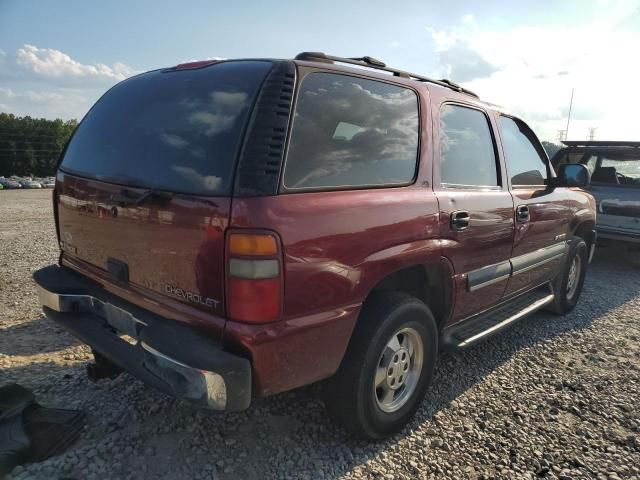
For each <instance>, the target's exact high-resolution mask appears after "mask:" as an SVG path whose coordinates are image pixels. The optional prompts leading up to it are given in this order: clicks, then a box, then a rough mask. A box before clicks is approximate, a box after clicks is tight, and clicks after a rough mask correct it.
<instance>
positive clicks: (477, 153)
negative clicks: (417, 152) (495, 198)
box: [440, 105, 498, 186]
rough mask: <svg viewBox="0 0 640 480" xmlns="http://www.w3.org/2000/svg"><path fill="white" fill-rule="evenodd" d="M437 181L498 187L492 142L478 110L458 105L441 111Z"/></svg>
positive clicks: (445, 107)
mask: <svg viewBox="0 0 640 480" xmlns="http://www.w3.org/2000/svg"><path fill="white" fill-rule="evenodd" d="M440 178H441V181H442V183H448V184H456V185H477V186H497V185H498V175H497V172H496V153H495V149H494V146H493V139H492V137H491V131H490V130H489V123H488V119H487V117H486V115H485V114H484V113H482V112H481V111H479V110H475V109H472V108H465V107H461V106H458V105H444V106H443V107H442V109H441V110H440Z"/></svg>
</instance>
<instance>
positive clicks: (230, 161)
mask: <svg viewBox="0 0 640 480" xmlns="http://www.w3.org/2000/svg"><path fill="white" fill-rule="evenodd" d="M270 68H271V63H270V62H258V61H251V62H222V63H219V64H215V65H211V66H209V67H206V68H200V69H194V70H182V71H160V70H158V71H155V72H149V73H146V74H143V75H139V76H137V77H133V78H131V79H129V80H126V81H124V82H122V83H121V84H119V85H117V86H115V87H114V88H113V89H111V90H110V91H109V92H108V93H107V94H105V95H104V96H103V97H102V98H101V99H100V100H99V101H98V103H97V104H96V105H95V106H94V107H93V109H92V110H91V111H90V112H89V114H88V115H87V116H86V117H85V119H84V120H83V121H82V123H81V125H80V127H79V128H78V130H77V132H76V133H75V135H74V136H73V140H72V141H71V143H70V145H69V147H68V149H67V152H66V154H65V157H64V160H63V162H62V169H63V170H66V171H69V172H70V173H76V174H79V175H83V176H88V177H93V178H97V179H102V180H105V181H113V182H116V183H122V184H126V185H133V186H142V187H149V188H157V189H166V190H171V191H176V192H186V193H194V194H218V195H222V194H229V192H230V191H231V178H232V177H233V168H234V163H235V157H236V152H237V150H238V147H239V143H240V141H241V137H242V131H243V129H244V125H245V123H246V122H247V118H248V116H249V110H250V106H251V104H252V101H253V98H254V97H255V95H256V93H257V91H258V88H259V86H260V84H261V82H262V80H263V79H264V77H265V76H266V74H267V72H268V71H269V69H270Z"/></svg>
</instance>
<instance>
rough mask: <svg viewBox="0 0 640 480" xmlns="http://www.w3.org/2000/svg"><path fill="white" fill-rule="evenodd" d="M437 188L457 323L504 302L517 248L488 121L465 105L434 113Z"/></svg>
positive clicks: (510, 201) (508, 197)
mask: <svg viewBox="0 0 640 480" xmlns="http://www.w3.org/2000/svg"><path fill="white" fill-rule="evenodd" d="M434 116H435V117H436V118H435V122H434V133H435V135H436V137H435V138H437V139H438V140H439V141H438V143H439V148H436V151H435V157H436V161H435V163H434V185H435V189H436V194H437V197H438V203H439V208H440V234H441V237H442V239H443V252H444V255H445V256H446V257H447V258H448V259H449V260H450V261H451V263H452V264H453V267H454V270H455V284H456V302H455V310H454V312H453V318H452V320H453V321H454V322H455V321H457V320H461V319H463V318H465V317H468V316H470V315H473V314H474V313H478V312H480V311H482V310H485V309H487V308H489V307H491V306H493V305H495V304H496V303H497V302H499V301H500V299H501V298H502V296H503V294H504V290H505V287H506V285H507V282H508V279H509V274H510V272H511V265H510V263H509V257H510V255H511V248H512V244H513V228H514V226H513V199H512V197H511V194H510V193H509V190H508V188H507V187H506V184H505V182H504V178H503V175H502V167H501V165H500V161H499V156H498V154H497V150H496V142H495V137H494V134H493V129H492V125H491V121H490V118H489V116H488V115H487V114H486V112H484V111H483V110H481V109H479V108H477V107H475V106H471V105H465V104H459V103H444V104H442V105H441V106H440V108H439V109H434Z"/></svg>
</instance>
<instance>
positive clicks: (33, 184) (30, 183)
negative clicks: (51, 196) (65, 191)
mask: <svg viewBox="0 0 640 480" xmlns="http://www.w3.org/2000/svg"><path fill="white" fill-rule="evenodd" d="M20 185H21V186H22V188H42V185H40V183H38V182H36V181H34V180H21V181H20Z"/></svg>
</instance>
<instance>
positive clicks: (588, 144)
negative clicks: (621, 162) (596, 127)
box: [562, 140, 640, 148]
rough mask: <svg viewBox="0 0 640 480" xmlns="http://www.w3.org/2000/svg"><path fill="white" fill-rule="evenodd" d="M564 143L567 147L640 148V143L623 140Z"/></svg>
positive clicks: (566, 141) (569, 141)
mask: <svg viewBox="0 0 640 480" xmlns="http://www.w3.org/2000/svg"><path fill="white" fill-rule="evenodd" d="M562 143H564V144H565V145H566V146H567V147H633V148H639V147H640V142H625V141H621V140H611V141H607V140H563V141H562Z"/></svg>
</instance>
